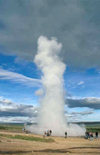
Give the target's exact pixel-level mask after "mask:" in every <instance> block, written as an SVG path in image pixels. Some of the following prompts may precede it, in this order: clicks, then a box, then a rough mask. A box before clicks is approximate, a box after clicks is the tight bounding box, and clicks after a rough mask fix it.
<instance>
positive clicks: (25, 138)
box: [0, 133, 54, 142]
mask: <svg viewBox="0 0 100 155" xmlns="http://www.w3.org/2000/svg"><path fill="white" fill-rule="evenodd" d="M0 137H6V138H9V139H21V140H29V141H39V142H54V139H52V138H42V137H34V136H32V135H31V136H28V135H11V134H2V133H1V134H0Z"/></svg>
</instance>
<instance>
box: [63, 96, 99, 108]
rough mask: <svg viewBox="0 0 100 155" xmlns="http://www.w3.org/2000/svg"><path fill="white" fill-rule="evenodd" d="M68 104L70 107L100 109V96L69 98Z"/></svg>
mask: <svg viewBox="0 0 100 155" xmlns="http://www.w3.org/2000/svg"><path fill="white" fill-rule="evenodd" d="M66 104H68V106H69V107H70V108H75V107H88V108H92V109H100V98H96V97H87V98H79V99H77V98H68V99H67V101H66Z"/></svg>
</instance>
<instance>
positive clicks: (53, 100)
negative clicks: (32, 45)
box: [27, 36, 85, 136]
mask: <svg viewBox="0 0 100 155" xmlns="http://www.w3.org/2000/svg"><path fill="white" fill-rule="evenodd" d="M61 48H62V44H61V43H58V42H57V40H56V38H52V39H51V40H48V38H46V37H44V36H40V37H39V39H38V50H37V55H36V56H35V59H34V62H35V63H36V65H37V66H38V68H39V69H40V70H41V71H42V77H41V81H42V85H43V88H42V91H38V93H40V92H42V95H41V99H40V109H39V116H38V125H37V126H30V127H29V126H27V129H28V130H30V131H31V132H35V133H39V134H43V132H44V131H47V130H48V129H49V130H52V131H53V135H56V136H64V133H65V131H67V133H68V135H69V136H80V135H84V133H85V128H83V127H80V126H78V125H73V124H70V125H68V124H67V120H66V119H65V116H64V103H65V102H64V88H63V85H64V80H63V74H64V71H65V68H66V65H65V64H64V63H63V62H62V61H61V59H60V57H59V53H60V52H61Z"/></svg>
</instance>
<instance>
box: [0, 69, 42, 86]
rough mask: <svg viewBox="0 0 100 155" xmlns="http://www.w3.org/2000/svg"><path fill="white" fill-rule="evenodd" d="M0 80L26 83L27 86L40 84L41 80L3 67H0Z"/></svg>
mask: <svg viewBox="0 0 100 155" xmlns="http://www.w3.org/2000/svg"><path fill="white" fill-rule="evenodd" d="M0 80H10V81H13V82H17V83H20V84H24V85H27V86H29V87H34V86H40V85H41V81H40V80H39V79H34V78H30V77H27V76H24V75H22V74H19V73H15V72H11V71H8V70H4V69H0Z"/></svg>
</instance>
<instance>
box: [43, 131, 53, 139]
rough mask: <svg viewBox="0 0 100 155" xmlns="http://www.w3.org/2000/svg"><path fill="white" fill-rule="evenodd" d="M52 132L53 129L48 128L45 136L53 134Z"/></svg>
mask: <svg viewBox="0 0 100 155" xmlns="http://www.w3.org/2000/svg"><path fill="white" fill-rule="evenodd" d="M51 134H52V130H47V131H45V132H44V135H43V137H45V136H51Z"/></svg>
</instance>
